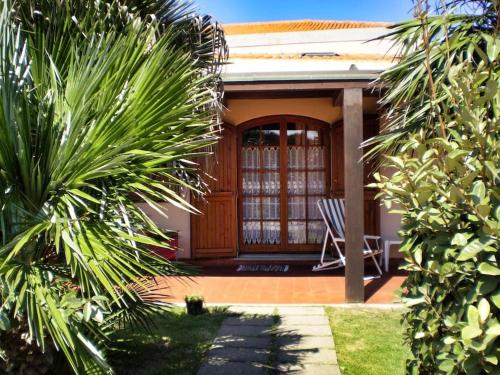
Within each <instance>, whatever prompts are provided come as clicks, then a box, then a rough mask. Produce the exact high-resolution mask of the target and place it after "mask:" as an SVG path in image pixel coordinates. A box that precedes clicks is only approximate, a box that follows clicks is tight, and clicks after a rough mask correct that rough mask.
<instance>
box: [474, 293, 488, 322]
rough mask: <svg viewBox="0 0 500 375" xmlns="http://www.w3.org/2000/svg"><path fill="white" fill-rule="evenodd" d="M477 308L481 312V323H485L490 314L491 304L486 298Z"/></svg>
mask: <svg viewBox="0 0 500 375" xmlns="http://www.w3.org/2000/svg"><path fill="white" fill-rule="evenodd" d="M477 308H478V310H479V319H480V320H481V323H484V322H485V321H486V319H488V315H489V314H490V304H489V303H488V301H487V300H486V299H485V298H482V299H481V300H480V301H479V304H478V306H477Z"/></svg>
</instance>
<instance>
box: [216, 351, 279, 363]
mask: <svg viewBox="0 0 500 375" xmlns="http://www.w3.org/2000/svg"><path fill="white" fill-rule="evenodd" d="M268 357H269V351H268V350H267V349H265V348H262V349H255V348H250V349H249V348H232V347H220V348H214V349H211V350H210V351H209V352H208V360H207V362H208V364H213V363H217V362H220V361H225V362H257V363H266V361H267V358H268Z"/></svg>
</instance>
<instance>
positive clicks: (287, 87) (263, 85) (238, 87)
mask: <svg viewBox="0 0 500 375" xmlns="http://www.w3.org/2000/svg"><path fill="white" fill-rule="evenodd" d="M372 87H373V83H371V82H370V81H319V82H311V81H307V82H286V81H285V82H237V83H236V82H235V83H231V82H225V83H224V91H225V92H226V93H231V92H248V91H260V92H266V91H304V90H338V89H346V88H360V89H368V88H372Z"/></svg>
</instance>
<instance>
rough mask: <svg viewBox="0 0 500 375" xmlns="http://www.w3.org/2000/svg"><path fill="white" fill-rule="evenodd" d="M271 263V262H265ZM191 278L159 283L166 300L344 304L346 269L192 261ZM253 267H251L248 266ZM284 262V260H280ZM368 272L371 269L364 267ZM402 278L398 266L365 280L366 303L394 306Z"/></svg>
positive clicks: (171, 279)
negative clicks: (245, 267) (262, 268)
mask: <svg viewBox="0 0 500 375" xmlns="http://www.w3.org/2000/svg"><path fill="white" fill-rule="evenodd" d="M268 263H269V262H268ZM192 264H193V265H195V266H196V267H198V269H199V272H200V273H199V275H198V276H195V277H190V278H188V277H168V278H165V279H163V280H160V281H159V282H160V284H162V285H164V287H165V288H164V289H163V291H162V293H165V294H166V295H168V296H169V297H165V302H170V303H182V302H183V301H184V297H185V296H186V295H190V294H197V295H202V296H203V297H204V298H205V302H206V303H208V304H269V305H275V304H307V305H311V304H320V305H328V304H342V303H346V302H347V300H346V296H345V289H346V277H345V276H344V270H343V269H340V270H334V271H326V272H322V273H321V272H320V273H314V272H311V268H312V266H313V264H314V263H313V262H299V263H295V264H294V263H291V264H289V270H288V272H237V268H238V265H239V264H241V262H237V261H235V260H212V261H208V260H207V261H198V262H193V263H192ZM252 264H255V263H252ZM280 264H283V262H280ZM366 272H367V274H370V272H372V273H375V272H376V270H375V268H373V269H372V267H369V266H368V265H367V267H366ZM405 278H406V275H405V273H404V272H402V271H400V270H398V265H397V264H396V263H393V264H391V267H390V270H389V272H387V273H384V275H383V276H382V277H381V278H379V279H373V280H369V281H364V283H363V286H364V298H365V299H364V302H365V303H367V304H389V303H395V302H397V296H396V293H398V291H399V289H400V287H401V285H402V283H403V281H404V280H405Z"/></svg>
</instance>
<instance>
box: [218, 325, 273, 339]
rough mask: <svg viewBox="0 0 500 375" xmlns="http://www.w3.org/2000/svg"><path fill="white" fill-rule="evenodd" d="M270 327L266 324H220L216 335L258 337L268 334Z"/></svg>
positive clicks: (269, 333)
mask: <svg viewBox="0 0 500 375" xmlns="http://www.w3.org/2000/svg"><path fill="white" fill-rule="evenodd" d="M270 335H271V327H270V326H269V327H266V326H245V325H240V326H230V325H225V324H222V327H220V329H219V334H218V335H217V336H230V337H259V336H270Z"/></svg>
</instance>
